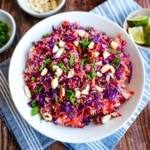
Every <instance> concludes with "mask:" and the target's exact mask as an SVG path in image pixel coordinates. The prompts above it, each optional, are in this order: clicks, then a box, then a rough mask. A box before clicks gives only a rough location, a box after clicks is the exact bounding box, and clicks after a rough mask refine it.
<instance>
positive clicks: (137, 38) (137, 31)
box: [128, 26, 145, 44]
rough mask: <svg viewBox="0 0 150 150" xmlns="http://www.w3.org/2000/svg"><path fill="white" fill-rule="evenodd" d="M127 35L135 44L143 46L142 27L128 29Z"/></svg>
mask: <svg viewBox="0 0 150 150" xmlns="http://www.w3.org/2000/svg"><path fill="white" fill-rule="evenodd" d="M128 33H129V35H130V37H131V38H132V39H133V41H134V42H135V43H137V44H144V43H145V39H144V31H143V27H142V26H140V27H130V28H128Z"/></svg>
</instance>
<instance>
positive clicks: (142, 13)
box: [123, 8, 150, 50]
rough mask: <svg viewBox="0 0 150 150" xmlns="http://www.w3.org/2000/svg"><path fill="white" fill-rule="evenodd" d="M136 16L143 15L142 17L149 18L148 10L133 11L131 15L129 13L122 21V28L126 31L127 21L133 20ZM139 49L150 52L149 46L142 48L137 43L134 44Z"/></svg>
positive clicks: (149, 12)
mask: <svg viewBox="0 0 150 150" xmlns="http://www.w3.org/2000/svg"><path fill="white" fill-rule="evenodd" d="M137 15H144V16H149V17H150V9H148V8H140V9H138V10H135V11H133V12H132V13H130V14H129V15H128V16H127V18H126V19H125V21H124V24H123V28H124V29H125V30H126V31H127V28H128V24H127V20H129V19H131V18H134V17H135V16H137ZM135 44H136V45H137V46H138V47H139V48H142V49H145V50H150V46H143V45H139V44H137V43H135Z"/></svg>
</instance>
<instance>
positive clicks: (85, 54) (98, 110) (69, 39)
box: [23, 21, 134, 128]
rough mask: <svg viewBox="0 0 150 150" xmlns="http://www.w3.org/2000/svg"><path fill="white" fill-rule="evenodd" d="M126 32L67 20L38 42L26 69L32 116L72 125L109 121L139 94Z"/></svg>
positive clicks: (81, 126) (27, 91) (82, 125)
mask: <svg viewBox="0 0 150 150" xmlns="http://www.w3.org/2000/svg"><path fill="white" fill-rule="evenodd" d="M125 46H126V41H125V40H123V39H122V36H121V34H120V35H117V36H116V37H109V36H108V35H107V34H105V33H104V32H101V31H97V30H96V29H94V28H93V27H90V26H89V27H86V28H85V27H82V26H80V25H79V24H78V23H71V22H69V21H63V22H62V23H61V25H60V26H59V27H58V28H55V27H54V26H52V32H51V33H47V34H45V35H43V36H42V38H41V39H40V40H38V41H36V42H34V43H33V46H32V47H31V49H30V50H29V53H28V58H27V64H26V68H25V69H24V71H23V78H24V81H25V84H26V85H25V87H24V90H25V94H26V95H27V96H28V98H29V99H30V101H29V103H28V105H29V106H30V107H31V115H32V116H34V115H36V114H39V115H40V117H41V119H44V120H46V121H48V122H53V123H54V124H56V125H57V124H59V125H62V126H67V127H77V128H83V127H84V126H86V125H89V124H90V123H94V124H103V123H106V122H108V121H109V120H110V119H111V118H114V117H119V116H121V115H122V114H120V113H119V112H117V110H118V108H119V107H120V106H121V105H122V104H123V103H124V102H125V101H126V100H129V99H130V98H131V97H132V95H133V94H134V92H133V91H129V90H128V89H127V88H126V86H127V84H128V83H129V82H130V78H131V74H132V64H131V62H130V60H129V54H127V53H126V52H125V51H124V49H125Z"/></svg>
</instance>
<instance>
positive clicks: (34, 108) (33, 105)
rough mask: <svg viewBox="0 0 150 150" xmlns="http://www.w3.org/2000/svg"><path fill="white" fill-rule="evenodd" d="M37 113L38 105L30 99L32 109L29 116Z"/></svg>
mask: <svg viewBox="0 0 150 150" xmlns="http://www.w3.org/2000/svg"><path fill="white" fill-rule="evenodd" d="M38 113H39V105H38V104H37V102H36V101H34V100H33V101H32V109H31V116H35V115H37V114H38Z"/></svg>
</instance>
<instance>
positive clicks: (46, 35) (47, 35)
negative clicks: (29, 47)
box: [42, 33, 50, 38]
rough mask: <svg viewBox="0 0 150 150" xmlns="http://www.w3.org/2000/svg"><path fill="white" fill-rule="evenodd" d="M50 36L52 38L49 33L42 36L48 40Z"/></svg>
mask: <svg viewBox="0 0 150 150" xmlns="http://www.w3.org/2000/svg"><path fill="white" fill-rule="evenodd" d="M49 36H50V34H49V33H46V34H44V35H42V37H43V38H46V37H49Z"/></svg>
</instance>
